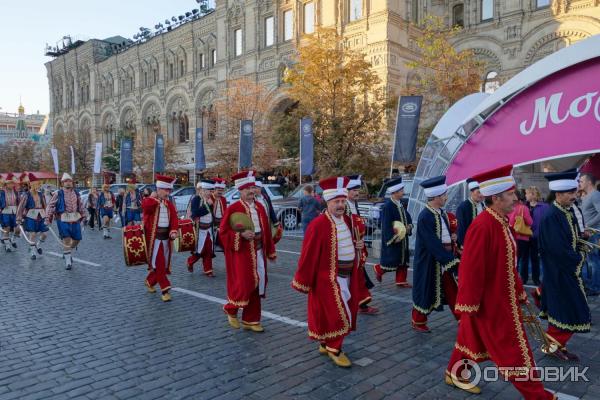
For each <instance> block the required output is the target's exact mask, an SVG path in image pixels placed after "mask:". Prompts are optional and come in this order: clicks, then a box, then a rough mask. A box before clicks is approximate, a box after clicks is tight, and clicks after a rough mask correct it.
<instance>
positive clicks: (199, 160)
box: [195, 128, 206, 171]
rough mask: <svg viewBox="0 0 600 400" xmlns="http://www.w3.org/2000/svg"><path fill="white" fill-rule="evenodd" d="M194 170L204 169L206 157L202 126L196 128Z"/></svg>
mask: <svg viewBox="0 0 600 400" xmlns="http://www.w3.org/2000/svg"><path fill="white" fill-rule="evenodd" d="M195 160H196V171H203V170H205V169H206V158H205V157H204V133H203V131H202V128H196V155H195Z"/></svg>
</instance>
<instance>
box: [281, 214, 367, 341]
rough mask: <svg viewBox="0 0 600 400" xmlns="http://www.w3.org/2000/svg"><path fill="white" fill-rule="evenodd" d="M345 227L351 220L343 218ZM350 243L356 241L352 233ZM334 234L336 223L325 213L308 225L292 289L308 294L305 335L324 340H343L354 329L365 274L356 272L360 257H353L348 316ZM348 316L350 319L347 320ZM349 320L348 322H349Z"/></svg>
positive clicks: (335, 234) (346, 217)
mask: <svg viewBox="0 0 600 400" xmlns="http://www.w3.org/2000/svg"><path fill="white" fill-rule="evenodd" d="M344 220H345V221H346V224H347V225H348V227H351V220H350V217H348V216H347V215H344ZM352 239H353V241H355V240H356V238H355V237H354V232H353V238H352ZM337 261H338V252H337V233H336V228H335V222H334V221H333V219H332V217H331V216H330V215H329V213H328V212H325V213H323V214H321V215H319V216H318V217H317V218H315V219H314V220H313V221H312V222H311V223H310V224H309V225H308V229H307V230H306V234H305V235H304V241H303V242H302V252H301V254H300V259H299V260H298V270H297V271H296V275H295V276H294V280H293V281H292V287H293V288H294V289H296V290H298V291H299V292H302V293H308V336H309V337H310V338H312V339H315V340H319V341H325V340H331V339H336V338H342V337H344V336H346V335H348V333H350V331H353V330H355V329H356V314H357V312H358V302H359V293H360V288H359V286H361V285H362V286H363V287H364V282H363V283H362V284H361V283H360V282H359V280H360V277H361V276H362V277H363V279H364V274H362V273H359V269H358V267H359V263H360V258H359V257H355V259H354V268H353V271H352V276H351V278H350V284H349V288H350V294H351V297H350V301H349V302H348V303H349V304H348V308H350V314H351V315H350V316H348V313H347V311H346V308H345V307H344V304H343V301H342V294H341V291H340V286H339V284H338V282H337V276H338V271H337V270H338V263H337ZM349 317H351V318H349ZM350 321H351V322H350Z"/></svg>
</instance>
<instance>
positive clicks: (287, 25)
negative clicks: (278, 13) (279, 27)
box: [283, 10, 294, 42]
mask: <svg viewBox="0 0 600 400" xmlns="http://www.w3.org/2000/svg"><path fill="white" fill-rule="evenodd" d="M293 36H294V14H293V12H292V10H287V11H284V12H283V40H284V41H285V42H287V41H288V40H292V37H293Z"/></svg>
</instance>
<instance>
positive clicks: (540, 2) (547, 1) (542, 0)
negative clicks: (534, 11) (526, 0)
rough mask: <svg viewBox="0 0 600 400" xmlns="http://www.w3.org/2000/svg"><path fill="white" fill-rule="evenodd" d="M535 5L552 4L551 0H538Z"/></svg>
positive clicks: (544, 5) (541, 6)
mask: <svg viewBox="0 0 600 400" xmlns="http://www.w3.org/2000/svg"><path fill="white" fill-rule="evenodd" d="M535 6H536V7H537V8H544V7H548V6H550V0H536V1H535Z"/></svg>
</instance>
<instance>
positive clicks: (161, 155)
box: [154, 133, 165, 174]
mask: <svg viewBox="0 0 600 400" xmlns="http://www.w3.org/2000/svg"><path fill="white" fill-rule="evenodd" d="M154 172H155V173H159V174H160V173H163V172H165V138H164V136H163V135H162V134H160V133H159V134H158V135H156V142H155V143H154Z"/></svg>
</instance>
